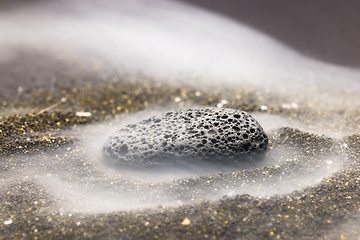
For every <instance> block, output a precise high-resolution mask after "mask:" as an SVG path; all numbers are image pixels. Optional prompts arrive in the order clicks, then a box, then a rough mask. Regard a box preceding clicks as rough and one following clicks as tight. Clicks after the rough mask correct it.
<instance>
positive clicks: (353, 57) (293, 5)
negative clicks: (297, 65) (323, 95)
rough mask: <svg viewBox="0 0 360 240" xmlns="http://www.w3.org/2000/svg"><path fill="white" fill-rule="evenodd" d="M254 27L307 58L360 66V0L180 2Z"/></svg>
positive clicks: (184, 0)
mask: <svg viewBox="0 0 360 240" xmlns="http://www.w3.org/2000/svg"><path fill="white" fill-rule="evenodd" d="M178 1H181V2H186V3H190V4H193V5H195V6H199V7H201V8H204V9H208V10H211V11H214V12H217V13H220V14H222V15H225V16H227V17H230V18H232V19H234V20H238V21H241V22H242V23H245V24H247V25H248V26H250V27H254V28H256V29H258V30H260V31H262V32H265V33H266V34H268V35H271V36H273V37H274V38H276V39H277V40H279V41H281V42H283V43H285V44H287V45H288V46H290V47H292V48H293V49H295V50H297V51H299V52H301V53H302V54H305V55H307V56H310V57H313V58H316V59H319V60H322V61H326V62H330V63H333V64H337V65H345V66H350V67H360V1H359V0H346V1H341V0H301V1H300V0H178Z"/></svg>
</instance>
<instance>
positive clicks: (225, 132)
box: [103, 108, 268, 166]
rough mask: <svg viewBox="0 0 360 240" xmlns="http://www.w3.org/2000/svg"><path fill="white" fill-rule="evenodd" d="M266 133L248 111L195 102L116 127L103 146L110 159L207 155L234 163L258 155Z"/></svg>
mask: <svg viewBox="0 0 360 240" xmlns="http://www.w3.org/2000/svg"><path fill="white" fill-rule="evenodd" d="M267 145H268V137H267V135H266V133H265V132H264V130H263V128H262V127H261V126H260V124H259V123H258V122H257V121H256V120H255V119H254V118H253V117H252V116H251V115H250V114H248V113H246V112H243V111H239V110H235V109H226V108H222V109H220V108H199V109H188V110H180V111H176V112H168V113H165V114H164V115H163V116H162V117H152V118H149V119H147V120H143V121H141V122H139V123H136V124H131V125H128V126H126V127H125V128H123V129H120V130H119V131H117V132H115V133H114V134H113V135H112V136H110V137H109V138H108V140H107V141H106V143H105V145H104V147H103V155H104V159H105V160H106V161H107V162H108V163H113V164H120V165H121V164H123V165H132V166H136V165H142V166H147V165H159V164H160V165H163V164H167V163H170V164H171V163H176V162H179V161H180V162H193V161H206V162H214V163H215V162H216V163H219V162H220V163H232V162H241V161H247V160H249V159H251V160H252V159H261V158H262V157H263V156H264V155H265V153H266V149H267Z"/></svg>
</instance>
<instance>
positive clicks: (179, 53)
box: [0, 0, 360, 212]
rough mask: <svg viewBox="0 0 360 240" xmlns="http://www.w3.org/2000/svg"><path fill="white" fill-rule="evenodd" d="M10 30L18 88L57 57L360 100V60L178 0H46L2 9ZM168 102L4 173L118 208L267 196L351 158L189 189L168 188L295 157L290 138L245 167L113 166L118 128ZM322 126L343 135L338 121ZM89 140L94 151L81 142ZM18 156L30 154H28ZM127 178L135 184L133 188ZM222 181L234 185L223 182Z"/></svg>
mask: <svg viewBox="0 0 360 240" xmlns="http://www.w3.org/2000/svg"><path fill="white" fill-rule="evenodd" d="M0 32H1V33H2V34H1V35H0V52H1V54H0V66H1V65H3V66H7V67H6V68H4V69H2V71H0V79H4V81H5V83H4V84H6V83H7V82H6V81H7V80H6V79H15V80H16V81H15V85H16V86H15V87H16V88H18V87H31V83H30V84H29V81H28V79H29V77H30V76H31V77H34V78H36V79H38V80H39V81H40V82H41V81H42V82H43V84H44V85H45V84H47V82H48V81H49V79H50V78H52V77H53V75H54V71H58V70H63V69H58V65H56V64H57V62H58V61H61V62H63V63H64V64H65V65H66V66H67V67H68V68H66V69H67V70H64V71H68V72H67V74H69V75H74V76H79V75H86V73H91V72H93V71H94V69H96V71H99V72H100V73H101V74H103V76H104V79H105V78H106V75H107V74H109V72H111V71H113V70H114V69H115V70H117V71H120V70H119V69H122V68H126V69H130V70H133V71H134V72H136V71H141V72H144V73H146V74H148V75H151V76H153V77H155V78H156V79H163V78H166V79H175V80H176V81H184V82H187V83H188V84H193V85H194V86H196V84H199V82H198V81H194V79H195V80H196V79H206V80H204V81H203V82H204V83H205V84H206V81H208V82H209V83H210V82H217V83H219V84H223V85H228V86H231V87H236V86H237V85H238V84H242V85H247V86H253V87H256V88H262V89H267V91H270V92H273V93H277V94H279V96H282V97H284V98H288V99H298V100H299V99H301V100H302V101H306V102H315V103H316V104H317V106H316V107H317V109H319V110H324V109H325V110H326V109H327V108H334V107H336V108H339V109H345V108H347V106H351V107H352V108H353V109H356V108H358V107H359V103H358V102H357V103H356V102H354V101H353V100H354V97H352V96H356V93H358V92H359V90H360V84H359V78H360V77H359V76H360V74H359V70H358V69H349V68H346V67H339V66H333V65H330V64H327V63H323V62H319V61H316V60H314V59H310V58H307V57H305V56H303V55H301V54H300V53H297V52H296V51H294V50H292V49H290V48H288V47H286V46H285V45H282V44H280V43H279V42H277V41H275V40H274V39H272V38H271V37H270V36H267V35H264V34H263V33H261V32H259V31H257V30H254V29H251V28H249V27H247V26H246V25H243V24H241V23H238V22H234V21H232V20H230V19H227V18H225V17H221V16H217V15H216V14H214V13H211V12H207V11H204V10H201V9H197V8H195V7H191V6H188V5H184V4H181V3H178V2H175V1H155V0H147V1H133V0H131V1H130V0H128V1H125V0H124V1H115V0H111V1H100V0H99V1H96V0H91V1H85V0H78V1H70V0H69V1H68V0H62V1H39V2H34V3H31V4H28V5H19V6H15V7H13V8H9V9H8V11H1V12H0ZM34 56H35V57H34ZM34 59H35V60H34ZM14 62H18V63H19V64H20V65H19V64H13V63H14ZM10 63H11V64H10ZM69 66H70V68H69ZM77 79H78V78H75V81H76V80H77ZM2 81H3V80H2ZM59 81H60V80H59ZM60 83H62V82H60ZM355 99H356V98H355ZM166 110H172V109H171V108H169V109H163V110H161V111H151V110H149V111H144V112H139V113H136V114H133V115H128V116H126V117H124V118H123V119H121V122H119V121H117V120H114V121H110V122H105V123H102V124H93V125H88V126H86V127H78V128H74V129H72V130H71V131H69V132H64V133H62V134H64V135H69V136H76V137H77V138H78V139H80V143H79V145H78V148H75V149H72V148H70V149H69V150H67V152H60V153H57V154H56V155H52V154H46V155H41V157H40V155H39V156H37V155H35V156H33V157H32V158H30V160H29V161H24V162H25V163H24V164H23V165H22V167H21V168H19V169H18V170H9V171H8V172H6V173H4V176H6V177H5V179H7V180H6V183H11V182H12V181H14V180H15V179H18V178H20V177H21V176H31V178H32V179H33V181H35V182H37V183H39V184H41V185H43V186H44V187H45V188H46V189H47V190H48V191H49V192H50V193H52V194H53V196H55V198H57V199H59V202H60V203H62V205H61V209H62V210H63V211H70V212H71V211H81V212H110V211H116V210H128V209H132V208H146V207H153V206H156V205H157V204H163V205H178V204H180V203H179V202H181V203H188V202H191V197H194V196H195V197H196V196H197V197H199V198H200V197H205V198H207V199H211V200H216V199H219V198H221V197H222V195H224V194H227V195H235V194H242V193H247V194H252V195H254V196H259V197H269V196H273V195H275V194H284V193H289V192H291V191H294V190H300V189H302V188H304V187H307V186H312V185H316V184H317V183H319V181H320V180H321V179H323V178H325V177H327V176H331V175H332V174H333V173H334V172H336V171H338V170H339V169H341V167H342V163H341V161H338V159H330V158H328V156H325V155H324V156H323V159H321V161H320V160H319V163H320V165H319V166H318V168H316V170H317V171H312V172H305V173H300V172H299V173H298V174H295V175H294V174H293V172H292V171H291V168H290V170H288V172H283V173H276V172H275V173H274V175H273V177H270V176H267V177H260V178H257V179H252V180H251V181H245V180H244V181H240V180H239V181H235V182H231V181H232V180H233V179H232V180H226V178H224V179H223V180H221V181H220V180H219V181H218V182H216V184H214V187H208V188H206V189H202V190H201V186H202V184H201V183H195V184H194V187H193V188H192V187H189V186H188V188H189V192H188V193H184V194H183V198H179V197H177V195H176V194H175V193H176V192H177V191H180V187H178V188H176V187H174V190H173V192H171V191H170V192H169V190H168V189H167V188H168V187H169V185H171V183H169V182H170V181H172V180H176V179H177V180H179V179H192V178H193V177H194V176H196V177H199V178H207V177H208V176H211V175H208V174H211V173H218V172H224V173H225V174H226V173H227V172H229V171H234V170H242V169H249V168H250V169H251V168H255V167H258V168H262V167H271V166H274V165H282V164H289V163H288V162H287V160H288V159H289V154H290V155H291V151H290V150H286V149H284V150H283V151H282V152H281V153H278V156H277V158H272V159H268V160H269V161H263V162H262V163H260V164H259V165H255V166H251V165H246V166H238V168H236V167H235V168H234V167H232V168H226V167H223V166H210V165H209V166H207V165H191V167H189V166H177V168H170V169H156V170H153V169H152V170H151V171H148V170H146V169H145V170H144V171H141V172H139V171H136V170H132V169H120V170H116V169H112V168H109V167H107V166H105V165H103V163H102V160H101V159H102V156H101V149H102V145H103V144H104V142H105V140H106V138H107V137H108V136H110V135H111V134H112V133H113V132H115V131H116V130H118V129H120V128H122V127H124V126H126V125H127V124H128V123H133V122H137V121H139V120H142V119H145V118H147V117H150V116H152V115H155V114H161V112H165V111H166ZM255 118H257V119H258V120H259V122H260V123H261V124H262V125H263V126H264V129H265V130H266V131H267V132H269V131H271V130H274V129H278V128H280V127H284V126H292V127H300V128H302V129H305V130H307V123H305V124H302V123H299V122H296V121H292V122H290V121H289V120H288V119H285V118H283V117H281V116H278V115H269V114H265V115H261V114H258V115H256V116H255ZM317 131H318V133H320V134H327V135H330V136H332V134H334V135H335V133H333V132H331V130H330V131H326V130H324V129H321V128H320V129H317ZM343 134H344V133H343ZM79 149H83V150H84V152H82V153H78V152H79V151H80V150H79ZM274 159H277V160H276V161H275V160H274ZM6 161H10V160H4V161H1V162H2V163H1V164H2V165H3V166H4V165H5V164H6V163H9V162H6ZM17 161H20V162H21V161H22V160H21V158H20V157H19V159H18V160H17ZM330 162H331V163H334V164H329V163H330ZM335 163H336V164H335ZM308 164H309V163H308ZM10 176H11V177H10ZM1 184H2V185H4V183H1ZM127 184H131V186H132V188H131V189H126V188H125V187H124V186H126V185H127ZM176 184H179V183H178V182H176ZM176 184H175V186H176ZM216 186H229V189H227V188H225V189H224V190H218V189H219V187H216ZM197 187H198V188H199V189H198V190H197V189H196V188H197ZM191 190H193V191H191ZM205 190H206V191H205ZM171 194H173V195H171ZM187 195H192V196H191V197H189V198H188V197H187Z"/></svg>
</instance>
